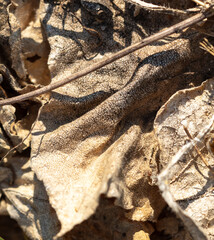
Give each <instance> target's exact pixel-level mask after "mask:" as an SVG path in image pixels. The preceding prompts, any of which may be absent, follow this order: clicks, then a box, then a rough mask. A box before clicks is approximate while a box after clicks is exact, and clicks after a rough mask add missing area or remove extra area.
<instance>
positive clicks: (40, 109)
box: [0, 101, 48, 162]
mask: <svg viewBox="0 0 214 240" xmlns="http://www.w3.org/2000/svg"><path fill="white" fill-rule="evenodd" d="M47 103H48V101H47V102H45V103H42V106H41V107H40V108H39V111H38V113H37V117H36V120H35V121H34V123H33V124H32V126H31V128H30V131H29V133H28V134H27V136H26V137H24V138H23V139H22V141H21V142H20V143H18V144H17V145H16V146H14V147H13V148H11V149H10V150H9V151H8V152H7V153H6V154H5V155H4V156H3V157H2V158H1V159H0V162H1V161H3V160H4V158H6V157H7V156H8V155H9V154H10V153H11V152H12V151H14V150H15V149H17V148H18V147H19V146H21V145H22V143H23V142H24V141H25V140H26V139H27V138H28V137H29V136H30V134H31V133H32V131H33V129H34V127H35V125H36V123H37V121H38V120H39V117H40V114H41V111H42V109H43V107H44V106H45V105H46V104H47Z"/></svg>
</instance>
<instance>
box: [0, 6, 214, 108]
mask: <svg viewBox="0 0 214 240" xmlns="http://www.w3.org/2000/svg"><path fill="white" fill-rule="evenodd" d="M212 15H214V11H213V6H211V7H210V8H208V9H206V10H205V11H204V12H201V13H198V14H196V15H194V16H192V17H190V18H188V19H186V20H184V21H182V22H180V23H177V24H175V25H173V26H171V27H169V28H167V29H165V30H163V31H160V32H158V33H156V34H153V35H152V36H149V37H147V38H145V39H143V40H142V41H141V42H139V43H136V44H134V45H132V46H129V47H127V48H125V49H123V50H121V51H119V52H117V53H115V54H113V55H111V56H110V57H107V58H105V59H104V60H102V61H100V62H98V63H95V64H93V65H92V66H89V67H87V68H85V69H83V70H82V71H80V72H77V73H75V74H72V75H71V76H69V77H67V78H65V79H63V80H61V81H58V82H55V83H52V84H49V85H47V86H45V87H42V88H40V89H37V90H35V91H32V92H29V93H26V94H22V95H20V96H17V97H12V98H9V99H4V100H1V101H0V106H3V105H8V104H13V103H17V102H21V101H25V100H27V99H30V98H33V97H36V96H39V95H41V94H44V93H46V92H49V91H52V90H54V89H56V88H59V87H61V86H63V85H65V84H67V83H70V82H72V81H74V80H76V79H78V78H80V77H83V76H85V75H87V74H89V73H91V72H93V71H95V70H97V69H99V68H101V67H104V66H106V65H107V64H110V63H112V62H114V61H116V60H117V59H119V58H122V57H124V56H126V55H128V54H130V53H132V52H134V51H136V50H138V49H140V48H142V47H145V46H146V45H148V44H151V43H153V42H155V41H157V40H160V39H162V38H164V37H166V36H168V35H170V34H172V33H175V32H178V31H181V30H183V29H185V28H187V27H190V26H192V25H194V24H196V23H198V22H201V21H202V20H204V19H205V18H208V17H210V16H212Z"/></svg>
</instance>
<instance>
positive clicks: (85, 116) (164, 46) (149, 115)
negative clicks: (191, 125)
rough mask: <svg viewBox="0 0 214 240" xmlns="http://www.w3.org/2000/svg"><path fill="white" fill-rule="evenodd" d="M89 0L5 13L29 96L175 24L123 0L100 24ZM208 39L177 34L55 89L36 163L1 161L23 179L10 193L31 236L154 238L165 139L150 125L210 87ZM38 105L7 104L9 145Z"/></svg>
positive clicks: (36, 145)
mask: <svg viewBox="0 0 214 240" xmlns="http://www.w3.org/2000/svg"><path fill="white" fill-rule="evenodd" d="M2 1H3V0H2ZM3 2H7V1H3ZM83 2H85V1H64V0H63V1H40V4H38V1H30V0H29V1H12V3H11V4H10V5H8V7H7V11H6V12H4V14H5V16H4V17H8V18H9V22H10V26H7V27H10V28H11V29H10V32H11V35H10V36H9V40H8V41H9V43H10V44H11V46H12V47H11V50H12V53H11V56H10V57H11V66H12V68H13V71H15V73H16V78H17V76H18V77H19V78H18V82H19V84H20V85H21V86H22V87H23V86H26V87H25V88H23V89H22V90H20V89H18V91H19V92H20V93H24V92H28V91H30V89H34V88H35V89H36V88H37V87H38V85H39V84H43V85H47V84H49V83H50V77H51V82H56V81H59V80H61V79H64V78H65V77H68V76H69V75H70V74H71V73H75V72H77V71H79V70H81V69H84V68H85V67H86V66H88V65H89V64H90V65H91V64H93V63H95V62H98V61H99V60H101V59H103V58H105V57H106V56H109V55H111V54H112V53H114V52H116V51H119V50H120V49H122V48H124V47H126V46H129V45H130V44H133V43H135V42H138V41H139V40H141V39H142V37H145V36H147V35H148V34H150V33H151V31H158V30H160V29H162V28H163V27H166V23H167V24H168V25H171V24H172V23H173V21H176V22H177V19H176V18H175V19H173V21H172V20H170V21H169V19H168V16H164V15H163V18H162V17H161V18H160V17H159V15H157V14H156V13H155V14H156V15H155V14H154V13H153V14H152V13H151V14H148V13H146V12H144V11H143V13H144V14H142V13H141V15H139V16H140V17H139V18H138V19H137V18H134V17H133V13H134V10H133V9H132V8H131V5H128V4H127V3H125V2H124V1H122V0H115V1H113V2H112V1H109V2H108V3H107V2H106V3H105V5H106V6H105V7H104V8H103V9H104V11H106V13H107V16H108V18H105V21H103V19H102V18H99V17H100V16H99V14H98V15H96V14H97V13H96V12H91V10H90V9H89V8H87V6H86V5H85V4H83ZM106 8H107V9H106ZM109 11H110V12H109ZM24 13H26V14H24ZM106 13H104V14H106ZM109 13H111V14H109ZM7 14H8V15H7ZM73 14H75V15H76V16H77V17H78V18H79V19H81V21H82V24H83V25H82V24H81V23H80V21H78V20H77V18H76V17H75V16H74V15H73ZM138 14H139V13H138ZM154 15H155V16H154ZM141 16H143V18H141ZM157 19H161V21H160V22H159V21H158V23H157ZM86 27H89V28H92V29H94V30H96V31H97V33H95V32H94V31H91V30H89V29H87V28H86ZM151 29H152V30H151ZM92 32H93V34H92ZM7 34H8V32H7ZM15 39H17V41H16V42H15V43H14V41H15ZM200 40H201V37H200V35H198V34H197V32H195V31H192V30H190V31H186V32H184V33H182V34H178V33H176V34H174V35H172V36H170V38H169V39H167V40H160V41H159V42H157V43H155V44H153V45H151V46H147V47H145V48H144V49H143V50H139V51H137V52H135V53H133V54H130V55H129V56H126V57H124V58H122V59H120V60H118V61H116V62H114V63H112V64H110V65H108V66H106V67H104V68H102V69H99V70H97V71H96V72H93V73H91V74H89V75H87V76H85V77H83V78H81V79H79V80H76V81H74V82H72V83H70V84H67V85H66V86H63V87H61V88H59V89H57V90H55V91H53V92H52V98H51V101H50V102H49V103H48V104H47V105H45V107H44V108H43V110H42V113H41V116H40V119H39V121H38V122H37V124H36V127H35V128H34V130H33V136H32V142H31V153H30V154H31V160H30V161H31V162H30V161H29V156H26V154H27V153H26V152H22V154H23V156H22V157H20V155H18V156H16V157H13V158H11V157H8V159H5V162H4V165H6V166H4V168H6V167H7V168H9V169H12V171H13V172H14V173H15V174H14V176H13V178H14V179H13V180H14V181H13V183H12V184H11V182H10V181H9V183H4V184H2V185H1V189H2V192H3V194H4V195H5V196H6V199H7V200H9V201H8V203H7V209H8V212H9V214H10V216H11V217H12V218H15V219H16V220H17V221H18V223H19V225H20V226H21V227H22V229H23V230H24V231H25V232H26V233H27V235H28V236H29V237H30V238H32V239H40V238H42V239H53V238H54V236H55V238H56V239H60V238H61V237H62V238H63V239H71V238H74V239H75V238H77V239H80V237H81V236H82V239H84V240H87V239H88V240H90V239H95V240H96V239H97V240H98V239H115V240H117V239H118V240H119V239H121V238H123V237H126V239H131V238H133V239H141V238H145V239H149V236H150V235H151V234H152V232H153V231H154V228H153V226H152V224H151V222H155V221H157V218H158V216H159V215H160V212H161V211H162V209H163V208H164V206H165V202H164V201H163V199H162V198H161V196H160V193H159V191H158V187H157V186H156V175H157V172H158V162H157V156H158V142H157V139H156V136H155V135H154V132H153V124H152V123H153V120H154V116H155V113H156V111H157V110H158V109H159V108H160V107H161V106H162V104H163V103H164V102H165V101H166V100H167V99H168V98H169V97H170V96H171V95H172V94H173V93H175V92H176V91H177V90H179V89H183V88H186V87H188V86H189V84H195V85H197V84H199V83H201V81H203V80H205V79H204V68H203V67H202V66H204V65H203V64H205V63H206V62H207V57H204V54H202V51H199V50H198V45H199V41H200ZM205 72H206V71H205ZM7 80H8V79H7V77H4V79H3V82H4V83H5V81H7ZM29 83H35V86H32V85H31V84H29ZM13 89H15V88H13ZM166 89H167V91H166ZM15 90H16V89H15ZM34 101H36V102H38V101H39V99H32V100H31V101H28V102H24V103H20V104H17V106H15V107H16V109H14V106H7V108H9V109H10V111H9V113H8V116H9V117H10V121H9V120H7V121H5V122H4V124H6V125H4V126H3V129H4V131H5V132H6V135H7V137H9V138H10V137H11V135H10V134H11V122H12V123H14V124H13V126H12V127H13V128H12V129H13V130H15V131H16V133H17V134H16V133H15V137H17V136H19V137H20V138H21V139H23V137H24V136H26V134H27V133H29V129H30V126H31V125H32V123H33V121H34V119H35V118H36V117H35V116H36V114H37V111H38V105H36V104H35V103H34V104H32V103H33V102H34ZM23 109H24V110H25V111H26V112H25V114H23V113H22V111H23ZM3 110H4V109H3V108H2V109H1V111H3ZM6 116H7V115H6ZM4 117H5V116H4ZM16 117H18V118H17V119H16ZM2 119H4V118H2ZM2 125H3V123H2ZM1 139H2V141H4V143H5V144H8V143H7V142H6V141H5V137H4V136H3V135H2V137H1ZM14 144H15V143H14ZM28 146H29V140H28V143H27V144H26V147H28ZM7 147H8V145H7ZM5 150H6V147H4V151H5ZM22 150H23V149H21V151H22ZM4 170H5V169H4ZM37 178H38V179H39V180H38V179H37ZM107 198H110V199H111V202H109V201H108V200H109V199H107ZM106 199H107V200H106ZM106 201H107V203H106V204H104V203H105V202H106ZM103 205H105V207H103ZM148 221H149V222H148ZM85 229H89V232H90V234H89V232H86V230H85ZM99 229H101V231H100V230H99ZM70 230H72V231H70ZM175 232H176V231H175V230H174V232H173V234H174V233H175ZM178 239H182V237H180V238H178ZM185 239H188V238H185Z"/></svg>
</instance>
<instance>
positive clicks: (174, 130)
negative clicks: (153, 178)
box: [154, 79, 214, 239]
mask: <svg viewBox="0 0 214 240" xmlns="http://www.w3.org/2000/svg"><path fill="white" fill-rule="evenodd" d="M213 95H214V79H210V80H208V81H206V82H204V83H203V84H202V85H201V86H199V87H195V88H191V89H186V90H181V91H178V92H177V93H176V94H174V95H173V96H172V97H171V98H170V99H169V101H168V102H167V103H166V104H165V105H164V106H163V107H162V108H161V109H160V111H159V112H158V114H157V117H156V119H155V122H154V128H155V132H156V135H157V138H158V141H159V144H160V150H161V158H160V163H161V164H162V166H166V164H167V163H168V162H170V161H171V159H172V157H173V156H174V155H175V154H176V153H177V152H178V150H180V149H181V147H182V146H184V145H185V143H186V142H188V141H189V139H188V137H187V134H186V133H185V131H184V128H183V125H182V123H185V124H187V128H188V130H189V132H190V133H191V135H192V136H193V137H195V136H197V134H198V133H199V132H200V130H201V129H203V128H204V127H206V126H207V125H208V124H209V122H210V120H211V119H212V116H213V106H214V102H213ZM207 137H208V136H205V138H204V139H202V140H201V141H200V142H199V143H198V147H199V148H203V147H204V142H206V138H207ZM202 154H203V156H204V157H205V159H206V160H207V161H208V163H209V165H210V166H212V165H213V164H214V159H213V156H212V155H211V154H210V153H209V152H208V151H207V150H206V149H203V150H202ZM181 157H182V158H181V160H180V161H179V163H178V164H174V166H173V167H172V168H171V169H170V171H169V172H168V174H169V176H168V178H169V179H170V180H169V184H170V185H169V187H170V192H171V194H172V196H173V198H174V199H175V200H176V201H177V202H178V203H179V205H180V207H181V209H183V211H184V214H188V216H189V217H190V218H191V219H192V220H193V221H194V222H195V223H196V224H197V225H198V226H199V227H198V228H199V229H200V228H202V229H203V231H204V233H206V234H207V235H208V236H209V238H210V239H212V238H213V237H214V228H213V225H212V221H213V214H212V212H213V203H214V195H213V193H212V192H213V187H212V186H213V176H212V174H210V170H209V168H208V167H207V166H206V165H205V164H204V163H203V161H202V160H201V159H200V158H199V156H197V153H195V151H194V150H191V152H187V153H185V152H184V154H183V156H181ZM191 159H194V161H192V164H190V165H189V166H188V165H187V164H188V162H189V161H191ZM185 166H188V167H187V168H185ZM183 169H184V171H183V172H182V170H183ZM170 181H172V182H171V183H170ZM160 184H161V183H160ZM166 201H167V199H166ZM190 231H191V229H190ZM192 234H193V233H192ZM197 239H199V237H198V238H197ZM201 239H202V238H201ZM204 239H206V238H204Z"/></svg>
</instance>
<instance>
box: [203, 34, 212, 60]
mask: <svg viewBox="0 0 214 240" xmlns="http://www.w3.org/2000/svg"><path fill="white" fill-rule="evenodd" d="M200 45H201V46H200V48H201V49H203V50H205V51H207V52H209V53H210V54H212V55H213V56H214V46H213V45H212V44H211V43H210V42H209V41H208V40H207V39H206V38H204V40H203V41H202V42H200Z"/></svg>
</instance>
